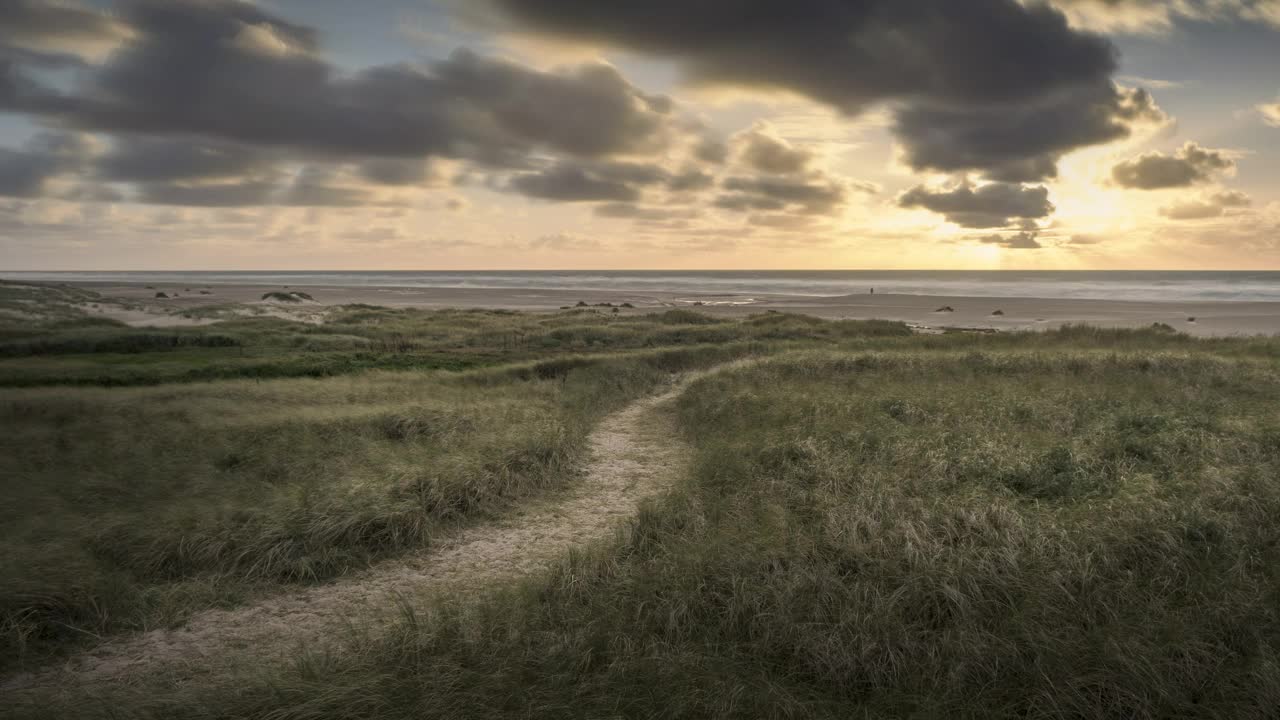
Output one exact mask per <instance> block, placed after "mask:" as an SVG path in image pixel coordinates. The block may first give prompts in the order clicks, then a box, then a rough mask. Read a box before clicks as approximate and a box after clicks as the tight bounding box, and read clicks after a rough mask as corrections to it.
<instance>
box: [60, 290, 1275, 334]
mask: <svg viewBox="0 0 1280 720" xmlns="http://www.w3.org/2000/svg"><path fill="white" fill-rule="evenodd" d="M72 284H74V285H76V286H79V287H85V288H88V289H92V290H94V291H96V292H99V293H101V294H102V295H104V296H107V297H114V298H121V299H126V300H129V301H131V302H133V303H136V304H138V305H141V306H143V307H144V308H145V310H141V311H130V312H129V313H128V315H127V316H125V315H121V316H120V317H118V318H117V319H120V320H122V321H124V322H128V323H129V324H133V325H138V326H144V325H159V324H170V323H182V322H189V321H185V320H184V319H183V318H182V317H181V316H180V315H179V314H176V313H180V312H182V311H183V310H186V309H189V308H194V307H198V306H202V305H211V304H224V303H248V304H252V303H259V304H265V303H263V301H262V296H263V295H264V294H265V293H268V292H274V291H301V292H305V293H307V294H308V295H310V296H312V297H313V298H315V303H306V304H303V305H292V304H275V305H273V307H272V310H273V311H275V310H279V311H282V312H286V313H303V314H305V313H306V312H307V311H309V310H310V311H314V310H319V309H322V307H323V306H330V305H345V304H352V303H365V304H369V305H382V306H387V307H421V308H432V309H440V308H485V309H509V310H523V311H529V312H554V311H558V310H560V309H561V308H565V307H572V306H574V305H576V304H577V303H579V302H584V303H587V304H588V305H597V304H602V303H611V304H613V305H622V304H624V303H629V304H631V305H632V306H633V308H624V309H623V310H622V312H627V313H644V312H653V311H654V310H661V309H667V308H689V309H696V310H698V311H700V312H705V313H708V314H713V315H724V316H742V315H750V314H754V313H761V312H766V311H769V310H774V311H778V312H792V313H801V314H805V315H813V316H816V317H821V318H827V319H882V320H900V321H903V322H907V323H911V324H912V325H915V326H918V327H919V328H921V329H922V330H926V331H928V330H942V329H945V328H974V329H985V330H1005V331H1009V330H1037V329H1048V328H1054V327H1058V326H1060V325H1063V324H1067V323H1088V324H1090V325H1097V326H1102V327H1145V326H1148V325H1151V324H1152V323H1157V322H1159V323H1166V324H1168V325H1170V326H1172V327H1174V328H1176V329H1178V330H1180V331H1183V332H1186V333H1189V334H1192V335H1198V336H1219V337H1220V336H1235V335H1274V334H1277V333H1280V303H1277V302H1210V301H1177V302H1143V301H1127V300H1094V299H1061V298H1052V299H1051V298H1033V297H1019V298H1009V297H961V296H947V295H894V294H887V293H884V294H882V293H877V294H874V295H872V294H865V295H841V296H832V297H813V296H804V295H777V294H775V295H761V294H753V295H750V296H747V295H732V294H697V293H693V294H690V293H672V292H634V291H608V290H582V289H575V290H546V289H529V288H511V289H507V288H422V287H372V286H371V287H337V286H325V285H315V286H299V285H292V286H287V287H285V286H278V285H208V286H202V287H196V286H175V285H171V284H162V283H160V284H154V285H143V284H141V283H137V284H122V283H94V282H80V283H72ZM158 292H163V293H165V294H166V295H169V296H170V297H168V298H164V299H157V298H156V297H155V296H156V293H158ZM947 308H949V309H950V310H946V309H947ZM1193 318H1194V319H1193Z"/></svg>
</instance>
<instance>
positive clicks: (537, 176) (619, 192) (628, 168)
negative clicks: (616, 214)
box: [510, 163, 664, 202]
mask: <svg viewBox="0 0 1280 720" xmlns="http://www.w3.org/2000/svg"><path fill="white" fill-rule="evenodd" d="M663 177H664V174H663V173H662V171H661V169H660V168H656V167H648V166H642V165H630V164H619V165H604V166H590V165H581V164H574V163H559V164H557V165H554V166H552V167H550V168H547V169H546V170H542V171H540V172H533V173H522V174H520V175H516V176H515V177H513V178H512V179H511V181H510V189H512V190H514V191H515V192H518V193H520V194H522V195H527V196H529V197H533V198H538V199H540V200H559V201H562V202H590V201H600V200H617V201H626V202H631V201H634V200H637V199H639V197H640V190H639V189H638V188H637V187H636V185H645V184H652V183H655V182H658V181H660V180H661V179H663Z"/></svg>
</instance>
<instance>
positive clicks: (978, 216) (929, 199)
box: [898, 183, 1054, 228]
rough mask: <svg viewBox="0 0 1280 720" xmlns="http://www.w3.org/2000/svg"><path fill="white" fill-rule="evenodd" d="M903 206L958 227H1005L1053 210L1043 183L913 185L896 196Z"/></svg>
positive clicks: (1038, 216) (1044, 214) (1046, 214)
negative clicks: (935, 187)
mask: <svg viewBox="0 0 1280 720" xmlns="http://www.w3.org/2000/svg"><path fill="white" fill-rule="evenodd" d="M898 205H899V206H900V207H904V208H924V209H926V210H931V211H933V212H935V213H938V214H940V215H944V216H946V218H947V220H949V221H950V222H953V223H955V224H956V225H959V226H961V227H967V228H994V227H1007V226H1009V225H1012V224H1014V223H1015V222H1016V221H1018V220H1034V219H1036V218H1043V217H1047V216H1048V215H1049V214H1051V213H1052V212H1053V210H1054V207H1053V203H1051V202H1049V190H1048V189H1047V188H1045V187H1023V186H1021V185H1012V184H1008V183H991V184H989V185H983V186H982V187H980V188H977V189H974V188H973V186H971V185H961V186H959V187H956V188H953V189H950V190H929V189H927V188H924V187H916V188H913V189H911V190H908V191H907V192H905V193H903V194H902V195H901V196H899V197H898Z"/></svg>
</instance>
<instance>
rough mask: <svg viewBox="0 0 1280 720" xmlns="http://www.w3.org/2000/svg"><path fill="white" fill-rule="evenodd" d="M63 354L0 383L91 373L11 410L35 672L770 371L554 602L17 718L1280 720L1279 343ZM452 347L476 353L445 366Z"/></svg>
mask: <svg viewBox="0 0 1280 720" xmlns="http://www.w3.org/2000/svg"><path fill="white" fill-rule="evenodd" d="M100 331H101V328H95V329H93V332H95V333H96V332H100ZM61 332H63V331H61V330H57V329H54V328H46V329H45V330H43V331H41V332H40V333H31V334H26V335H23V336H22V337H21V338H19V339H20V341H21V342H25V343H29V344H30V343H34V344H36V345H38V346H39V347H48V348H54V349H52V350H50V352H49V353H48V354H43V355H41V354H28V355H27V356H25V357H10V358H8V359H5V360H0V381H3V379H4V378H6V377H10V378H12V377H16V376H17V375H19V374H20V373H21V372H25V371H24V370H22V369H21V368H22V367H28V366H27V365H24V363H34V362H36V361H45V362H50V363H51V367H53V368H54V369H53V370H49V371H48V373H49V374H48V375H46V376H45V378H44V380H40V379H39V378H36V380H35V381H34V384H37V385H42V386H39V387H29V388H26V389H9V390H5V391H4V394H3V396H0V478H3V485H2V486H0V500H2V501H3V502H0V508H3V509H2V510H0V533H3V535H2V536H0V552H2V553H3V555H2V556H0V612H3V618H4V621H3V622H4V635H3V638H4V640H3V642H4V643H5V646H4V648H3V650H4V656H5V657H6V658H8V659H9V660H10V667H11V668H12V667H13V666H14V664H15V663H17V664H33V663H36V662H39V661H40V660H41V659H43V658H47V657H48V656H49V654H51V653H57V652H61V651H65V650H67V649H69V648H74V647H78V646H82V645H83V644H84V643H85V642H91V640H89V639H88V638H89V637H90V636H93V635H109V634H111V633H114V632H119V631H123V630H129V629H137V628H146V627H155V626H159V625H164V624H167V623H171V622H174V621H176V620H178V619H180V618H182V617H184V616H185V615H187V614H189V613H190V612H193V611H195V610H198V609H200V608H204V607H210V606H227V605H233V604H235V603H237V602H240V601H243V600H245V599H247V598H249V597H253V596H259V595H261V594H263V593H270V592H275V591H279V590H280V589H281V588H284V587H287V586H289V585H291V584H297V583H308V582H316V581H322V580H324V579H327V578H332V577H336V576H338V575H341V574H342V573H345V572H348V571H350V570H352V569H355V568H359V567H364V566H366V565H367V564H369V563H371V562H374V561H376V560H378V559H380V558H384V557H389V556H392V555H394V554H396V553H398V552H402V551H404V550H407V549H418V548H426V547H429V546H430V543H431V538H432V537H433V535H435V534H436V533H438V532H440V531H441V530H443V529H445V528H447V527H449V526H450V525H452V524H457V523H462V522H471V521H473V520H475V519H478V518H485V517H491V516H494V515H496V514H499V513H502V512H504V511H505V510H506V509H508V508H510V507H512V506H513V505H514V504H515V503H518V502H520V501H521V499H522V498H524V497H526V496H527V495H529V494H530V493H534V492H537V491H539V490H540V489H543V488H546V487H552V486H555V485H556V484H558V483H561V482H563V481H565V480H566V479H568V478H569V477H571V476H572V472H573V468H574V466H575V463H576V461H577V459H578V455H579V453H580V451H581V448H582V443H583V440H584V438H585V436H586V433H587V432H588V430H589V429H590V427H591V426H592V424H593V423H594V422H595V421H596V420H598V419H599V418H600V417H601V416H602V415H603V414H604V413H607V412H609V411H610V410H612V409H614V408H617V407H620V406H621V405H622V404H624V403H626V402H628V401H629V400H631V399H633V398H636V397H639V396H641V395H643V394H644V393H646V392H648V391H649V390H650V389H652V388H653V387H654V386H655V385H656V384H658V383H659V382H660V381H661V379H662V378H664V377H666V376H667V375H668V374H669V373H670V372H672V371H678V370H683V369H690V368H695V367H707V366H710V365H714V364H719V363H723V362H726V361H728V360H730V359H734V358H741V357H744V356H747V355H753V356H756V357H758V358H762V359H760V360H759V361H758V362H755V363H752V364H749V365H746V366H744V367H740V368H737V369H734V370H732V371H726V372H722V373H720V374H717V375H714V376H711V377H708V378H704V379H702V380H699V381H697V382H695V383H694V384H693V385H691V386H690V388H689V390H688V391H687V392H686V393H685V394H684V395H683V396H682V397H681V398H680V400H679V402H678V406H677V408H676V417H675V420H676V421H677V422H678V423H679V426H680V428H681V431H682V433H683V434H684V436H685V437H686V438H687V440H688V441H689V443H690V445H691V446H692V448H693V449H694V451H695V453H696V455H695V457H696V463H695V472H694V473H693V475H692V476H691V477H689V478H686V479H685V480H684V482H683V483H682V484H680V485H679V486H678V488H677V489H676V490H675V491H674V492H673V493H672V494H671V495H669V496H668V497H666V498H664V499H663V500H662V501H661V502H659V503H655V504H652V505H650V506H648V507H646V509H645V510H644V511H643V512H642V513H641V514H640V515H639V517H637V518H636V519H635V521H634V522H633V523H631V525H630V526H629V527H628V528H627V531H626V532H625V533H624V534H623V535H621V536H620V537H619V539H618V540H617V541H616V542H615V543H613V544H611V545H608V546H605V547H600V548H595V549H592V550H590V551H587V552H582V553H576V554H574V555H573V556H572V557H569V558H566V559H565V561H564V562H563V563H561V564H560V566H558V567H557V568H556V569H555V570H554V571H553V572H552V573H550V574H549V575H548V576H546V577H542V578H537V579H535V580H533V581H530V582H527V583H522V584H520V585H518V586H515V587H508V588H496V589H495V590H494V591H493V593H492V594H491V595H489V596H486V597H482V598H474V597H472V598H465V599H458V600H457V601H456V602H449V603H445V604H443V605H432V606H430V607H415V606H413V605H412V603H410V604H409V605H407V606H406V616H405V618H404V620H403V621H402V622H401V623H400V624H399V625H397V626H396V627H395V628H393V629H392V630H391V631H390V632H388V633H386V634H379V635H376V636H352V637H351V638H349V640H348V641H347V645H346V647H345V651H344V652H342V653H340V654H336V655H323V656H313V655H302V656H300V657H299V658H298V659H297V661H296V663H295V664H294V665H293V666H291V667H284V668H248V670H249V671H250V674H251V675H252V676H253V677H254V678H255V681H254V682H248V683H246V682H245V681H244V680H243V679H242V678H240V679H237V680H236V681H235V682H236V685H235V686H234V687H233V686H219V685H218V684H217V683H216V682H213V683H212V684H211V685H200V686H191V687H185V688H168V689H167V690H166V691H165V692H163V693H157V692H154V691H153V689H149V688H146V687H140V688H126V687H121V688H110V689H106V690H104V689H99V690H97V691H95V694H94V695H93V696H86V695H82V694H78V693H75V692H67V693H55V694H53V695H51V696H49V697H40V698H37V699H36V700H34V701H32V702H34V703H35V704H32V705H30V706H25V707H23V708H15V709H14V714H15V716H30V717H47V716H49V714H50V713H53V714H54V715H56V716H62V717H112V718H120V717H138V718H144V717H145V718H152V717H165V718H215V717H216V718H222V717H271V718H280V719H284V718H316V717H345V718H418V717H454V718H467V717H476V718H481V717H483V718H490V717H521V718H543V717H545V718H574V717H580V718H599V717H726V718H728V717H741V718H756V717H831V718H848V717H984V718H985V717H993V718H1050V717H1054V718H1057V717H1080V718H1085V717H1087V718H1106V717H1113V718H1164V717H1179V718H1190V717H1221V718H1228V717H1230V718H1235V717H1258V718H1264V717H1269V716H1270V714H1271V713H1272V711H1273V709H1274V708H1275V707H1277V706H1280V603H1278V602H1277V600H1278V599H1280V574H1278V573H1277V571H1276V568H1278V567H1280V550H1277V548H1280V525H1277V524H1276V523H1275V518H1276V517H1277V516H1280V485H1277V483H1276V477H1278V476H1280V374H1278V366H1277V363H1276V360H1277V358H1280V341H1277V340H1274V339H1262V338H1253V339H1219V340H1196V339H1193V338H1189V337H1187V336H1185V335H1180V334H1177V333H1174V332H1170V331H1168V330H1165V329H1161V328H1151V329H1147V330H1141V331H1125V330H1100V329H1096V328H1089V327H1068V328H1064V329H1062V330H1059V331H1054V332H1049V333H1032V334H997V335H967V334H951V335H943V336H913V335H911V334H910V333H908V332H907V331H906V329H905V328H904V327H903V326H901V325H899V324H894V323H856V322H840V321H834V322H833V321H822V320H816V319H813V318H802V317H796V316H789V315H781V314H766V315H759V316H754V317H751V318H747V319H743V320H725V319H717V318H710V317H706V316H702V315H698V314H696V313H690V312H685V311H674V312H669V313H664V314H654V315H648V316H644V315H641V316H625V315H624V316H622V317H613V316H611V315H606V314H604V313H602V312H597V311H594V310H591V309H588V310H571V311H567V312H564V313H560V314H555V315H542V316H539V315H523V314H515V313H491V312H483V313H473V312H464V311H444V312H421V311H404V310H388V309H384V308H373V307H348V308H343V309H340V310H337V311H334V312H333V313H332V314H331V316H330V317H329V319H328V321H327V322H326V323H325V324H323V325H318V326H313V325H306V324H304V323H291V322H288V321H282V320H278V319H272V318H250V319H241V320H233V321H228V322H222V323H218V324H215V325H211V326H208V327H204V328H195V329H184V330H182V331H181V332H178V333H176V334H178V335H182V336H186V335H187V334H188V333H190V334H191V335H193V336H196V337H206V336H207V337H213V336H226V337H231V338H235V339H236V341H237V342H238V343H239V344H238V345H235V346H229V347H210V346H206V345H202V344H200V342H199V341H196V342H191V343H189V344H187V345H184V346H180V347H176V348H164V347H148V348H144V349H142V350H139V351H138V352H132V353H118V352H114V353H112V352H94V351H88V352H75V349H74V347H73V349H71V350H67V349H66V348H65V347H62V348H58V347H57V346H56V345H53V344H46V345H39V343H46V342H51V338H53V337H55V336H57V335H58V334H59V333H61ZM76 332H83V329H82V330H77V331H76ZM134 332H136V331H134V330H131V329H127V328H113V329H109V331H108V332H107V333H105V335H106V336H111V335H112V334H113V333H122V334H129V333H134ZM64 340H65V337H64V338H63V339H62V340H59V342H62V341H64ZM212 344H213V343H212V341H211V342H210V343H209V345H212ZM77 347H78V346H77ZM226 353H244V356H243V358H245V360H244V361H246V362H248V361H253V362H260V363H284V364H286V365H289V364H292V363H298V364H299V365H290V367H293V368H297V367H301V364H302V363H308V362H317V361H318V360H321V359H323V361H324V362H339V361H338V360H335V358H345V360H342V361H341V362H350V359H351V358H353V357H367V358H369V360H368V362H367V364H365V365H363V366H361V365H359V364H353V365H350V366H347V367H342V368H341V369H339V370H336V371H334V372H332V373H326V374H323V375H318V376H316V377H293V378H284V379H264V380H261V381H259V380H256V379H227V380H219V381H217V382H191V380H192V378H191V377H189V376H187V375H184V374H182V373H179V372H177V371H175V370H174V369H173V367H172V364H174V363H178V364H186V365H187V366H188V367H187V369H186V371H184V372H189V371H190V370H191V369H192V368H206V369H204V370H201V371H202V372H212V371H211V370H208V369H207V368H224V367H229V364H228V363H230V362H231V359H230V358H229V357H227V356H226V355H225V354H226ZM358 354H363V355H358ZM237 357H242V356H239V355H237ZM443 358H454V359H456V360H459V361H462V362H464V363H465V364H462V365H460V366H458V367H456V368H453V369H454V370H461V372H437V371H430V370H425V368H429V367H430V366H429V365H428V362H429V361H430V360H431V359H437V360H440V359H443ZM76 362H79V363H84V364H85V365H84V367H85V368H96V369H92V370H90V369H85V370H83V371H82V374H81V375H80V376H78V377H81V378H91V379H92V378H98V380H101V379H102V378H105V377H108V376H109V375H110V373H112V372H120V373H125V372H128V373H132V374H133V377H134V378H136V381H135V382H131V383H127V384H132V385H138V386H137V387H109V385H111V384H112V383H110V382H98V381H90V384H97V385H106V387H91V386H90V387H68V386H66V384H65V383H61V382H58V379H57V378H56V377H55V375H56V371H57V369H58V368H60V367H63V365H59V363H66V364H69V363H76ZM397 362H398V363H403V364H401V365H395V364H392V363H397ZM380 363H386V364H380ZM109 367H116V368H119V369H118V370H106V371H104V370H103V368H109ZM388 368H390V369H388ZM414 368H417V369H414ZM217 371H218V372H223V371H224V370H222V369H219V370H217ZM6 373H8V375H6ZM93 373H98V374H97V375H94V374H93ZM232 377H235V376H234V375H233V376H232ZM28 379H31V378H30V377H28ZM174 381H182V383H183V384H175V382H174ZM148 383H152V386H146V387H143V386H141V385H146V384H148ZM155 383H159V384H155ZM121 384H124V383H121ZM409 608H412V610H410V609H409ZM104 692H105V693H106V694H105V695H104V694H103V693H104ZM24 713H25V715H24Z"/></svg>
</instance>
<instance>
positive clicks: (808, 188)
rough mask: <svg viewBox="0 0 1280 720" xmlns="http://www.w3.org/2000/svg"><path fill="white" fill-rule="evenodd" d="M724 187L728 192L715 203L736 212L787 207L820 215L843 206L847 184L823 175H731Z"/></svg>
mask: <svg viewBox="0 0 1280 720" xmlns="http://www.w3.org/2000/svg"><path fill="white" fill-rule="evenodd" d="M722 187H723V188H724V189H725V190H726V191H728V192H727V193H726V194H724V195H721V196H720V197H718V198H717V199H716V201H715V205H716V206H717V207H720V208H723V209H725V210H736V211H748V210H767V211H777V210H784V209H785V210H789V211H792V212H797V213H802V214H809V215H821V214H828V213H831V212H833V211H834V210H836V209H837V208H839V207H840V206H842V205H843V204H844V201H845V197H846V196H847V192H846V189H845V187H844V186H842V185H840V184H839V183H837V182H834V181H831V180H829V179H826V178H823V177H817V178H777V177H731V178H728V179H726V180H725V181H724V182H723V183H722Z"/></svg>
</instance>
